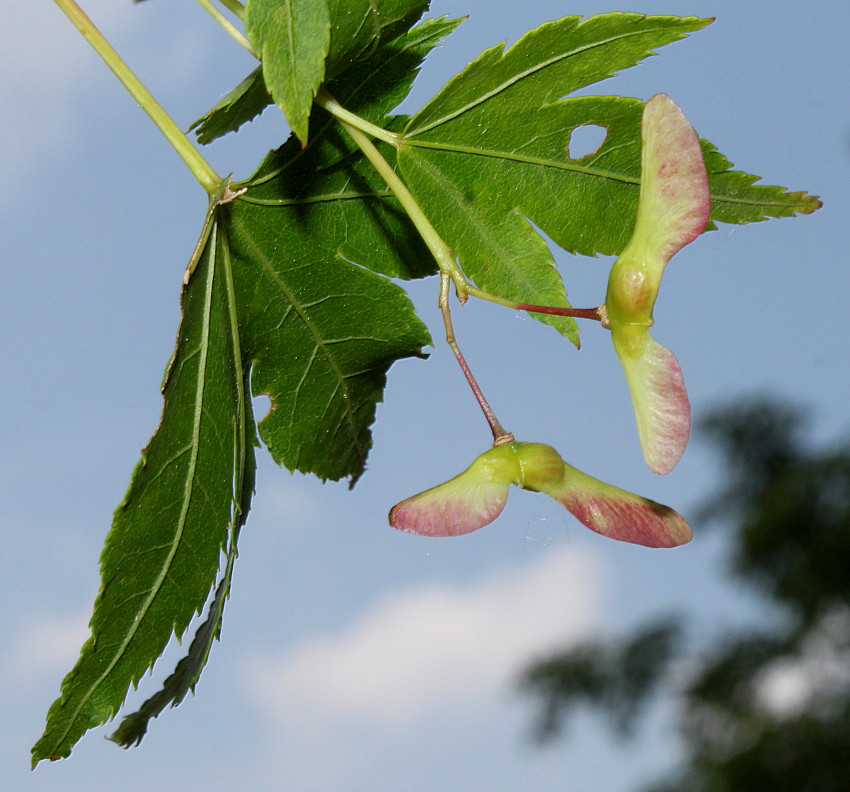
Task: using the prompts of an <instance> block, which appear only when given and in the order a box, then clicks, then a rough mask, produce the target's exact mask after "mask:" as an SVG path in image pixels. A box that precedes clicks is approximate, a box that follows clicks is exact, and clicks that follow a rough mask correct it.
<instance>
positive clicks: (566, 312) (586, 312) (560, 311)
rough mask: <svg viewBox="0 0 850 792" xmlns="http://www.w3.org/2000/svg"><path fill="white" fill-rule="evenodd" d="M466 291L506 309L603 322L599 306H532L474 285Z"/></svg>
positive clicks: (469, 286)
mask: <svg viewBox="0 0 850 792" xmlns="http://www.w3.org/2000/svg"><path fill="white" fill-rule="evenodd" d="M466 291H467V294H469V296H470V297H477V298H478V299H479V300H486V301H487V302H491V303H495V304H496V305H504V306H505V308H513V309H514V310H515V311H528V313H543V314H553V315H554V316H571V317H573V318H574V319H594V320H596V321H597V322H601V321H602V314H603V311H602V309H603V308H604V306H599V307H597V308H562V307H560V306H554V305H531V304H530V303H521V302H515V301H514V300H506V299H505V298H504V297H499V296H497V295H495V294H490V292H486V291H484V290H483V289H479V288H477V287H475V286H473V285H472V284H467V287H466Z"/></svg>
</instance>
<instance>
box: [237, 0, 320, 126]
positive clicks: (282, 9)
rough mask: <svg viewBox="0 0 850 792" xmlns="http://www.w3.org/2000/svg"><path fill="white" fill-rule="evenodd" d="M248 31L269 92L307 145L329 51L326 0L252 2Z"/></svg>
mask: <svg viewBox="0 0 850 792" xmlns="http://www.w3.org/2000/svg"><path fill="white" fill-rule="evenodd" d="M244 21H245V32H246V33H247V34H248V37H249V38H250V39H251V43H252V44H253V45H254V49H255V50H256V52H257V53H258V54H259V56H260V59H261V60H262V62H263V76H264V78H265V82H266V87H267V88H268V91H269V93H270V94H271V95H272V97H273V98H274V100H275V103H276V104H277V105H278V106H279V107H280V109H281V110H283V113H284V115H285V116H286V120H287V122H288V123H289V126H290V127H291V128H292V131H293V132H294V133H295V135H296V136H297V137H298V139H299V140H301V141H302V142H303V143H306V142H307V130H308V124H309V119H310V110H311V108H312V105H313V98H314V97H315V95H316V91H318V90H319V86H321V84H322V82H323V81H324V78H325V57H326V56H327V54H328V50H329V48H330V28H331V22H330V16H329V13H328V6H327V2H326V0H248V2H247V3H246V5H245V16H244Z"/></svg>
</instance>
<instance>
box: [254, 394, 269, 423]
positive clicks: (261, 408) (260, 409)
mask: <svg viewBox="0 0 850 792" xmlns="http://www.w3.org/2000/svg"><path fill="white" fill-rule="evenodd" d="M252 407H253V408H254V415H255V416H258V417H257V420H258V421H260V420H262V418H266V417H267V416H268V414H269V413H270V412H271V411H272V400H271V398H270V397H269V395H268V394H267V393H261V394H259V395H258V396H254V397H253V399H252ZM260 416H262V417H260Z"/></svg>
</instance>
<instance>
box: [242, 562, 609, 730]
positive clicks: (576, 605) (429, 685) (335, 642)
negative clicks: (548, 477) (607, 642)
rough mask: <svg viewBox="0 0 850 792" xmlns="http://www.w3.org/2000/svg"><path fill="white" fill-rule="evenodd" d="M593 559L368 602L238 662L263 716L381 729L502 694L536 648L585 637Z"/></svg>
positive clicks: (593, 594) (591, 606)
mask: <svg viewBox="0 0 850 792" xmlns="http://www.w3.org/2000/svg"><path fill="white" fill-rule="evenodd" d="M598 579H599V569H598V563H597V562H596V560H595V559H594V558H593V557H592V556H590V555H588V554H587V553H584V552H579V551H577V550H576V549H575V548H568V549H566V550H561V551H558V552H553V551H549V552H547V554H546V555H545V556H544V557H543V558H541V559H540V560H538V561H536V562H535V563H532V564H529V565H526V566H523V567H521V568H518V569H510V570H507V571H501V572H499V573H495V574H491V575H489V576H488V577H486V578H484V579H482V580H480V581H477V582H475V583H473V584H472V585H470V586H463V587H462V586H446V585H442V586H441V585H433V584H432V585H426V586H422V587H419V588H412V589H409V590H407V591H400V592H399V593H397V594H395V595H393V596H392V597H391V598H387V599H384V600H383V601H380V602H378V603H376V604H375V605H374V606H373V607H372V608H370V609H369V610H367V611H366V612H365V613H363V614H362V616H360V618H359V619H357V620H356V621H355V622H354V623H352V624H351V625H350V626H348V627H347V628H346V629H345V630H343V631H342V632H340V633H337V634H328V635H323V636H313V637H309V638H306V639H304V640H303V641H302V642H301V643H300V644H298V645H297V646H295V647H294V648H293V649H291V650H290V651H286V652H284V653H282V654H280V655H278V656H266V657H261V658H257V657H255V658H252V659H250V660H246V662H245V672H246V673H245V681H246V684H247V686H248V687H249V689H250V691H251V692H252V693H253V694H254V696H255V697H256V699H257V701H258V703H260V704H261V706H263V707H264V708H267V709H268V710H269V712H270V714H272V715H273V716H280V717H282V718H284V719H285V718H286V717H287V713H292V714H293V715H295V714H296V713H297V717H298V718H299V720H301V719H303V718H304V717H305V715H308V714H309V716H310V717H311V718H312V719H313V720H314V722H315V720H316V719H322V718H324V717H331V718H339V717H340V716H342V717H343V718H352V719H358V718H362V717H366V718H368V719H369V721H370V722H372V723H376V724H377V723H381V724H384V725H386V726H390V727H397V726H399V725H403V724H408V723H411V722H413V721H416V720H417V719H419V718H421V717H423V716H424V717H427V716H428V715H429V714H433V713H434V712H435V711H437V710H438V709H439V708H441V707H444V706H445V705H446V704H450V705H451V707H452V710H453V712H454V713H455V715H457V714H461V713H462V712H463V711H464V710H466V711H469V710H471V709H474V708H476V707H477V706H479V705H480V704H481V702H482V700H489V699H492V697H494V696H499V695H501V694H502V693H503V692H504V689H505V687H506V686H507V685H508V684H509V682H510V680H511V679H512V678H513V675H514V674H516V673H517V671H518V669H519V667H520V666H521V664H522V663H523V662H525V661H527V660H528V659H529V658H530V657H531V656H533V655H534V654H535V653H536V652H540V651H545V650H546V649H548V648H552V647H554V646H559V645H563V644H566V643H569V642H572V641H575V640H576V639H578V638H580V637H583V636H585V635H586V634H587V631H588V629H589V628H590V627H591V626H592V624H593V623H595V621H596V617H597V615H598V612H599V606H598V601H597V600H598V593H599V581H598Z"/></svg>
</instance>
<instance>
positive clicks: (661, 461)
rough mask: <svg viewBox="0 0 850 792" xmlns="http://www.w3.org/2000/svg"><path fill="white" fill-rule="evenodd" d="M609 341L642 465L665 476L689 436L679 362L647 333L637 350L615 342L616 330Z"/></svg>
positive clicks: (688, 405) (687, 402)
mask: <svg viewBox="0 0 850 792" xmlns="http://www.w3.org/2000/svg"><path fill="white" fill-rule="evenodd" d="M612 338H613V340H614V348H615V349H616V351H617V355H618V356H619V358H620V362H621V363H622V366H623V371H624V372H625V374H626V381H627V383H628V386H629V392H630V393H631V396H632V405H633V406H634V412H635V420H636V422H637V429H638V436H639V438H640V444H641V448H642V450H643V455H644V459H645V460H646V464H647V466H648V467H649V469H650V470H651V471H652V472H653V473H658V474H660V475H664V474H665V473H669V472H670V471H671V470H673V468H674V467H676V465H677V464H678V462H679V460H680V459H681V458H682V454H684V453H685V449H686V448H687V446H688V439H689V438H690V434H691V403H690V400H689V399H688V392H687V390H686V389H685V380H684V378H683V377H682V370H681V368H680V367H679V361H678V360H676V356H675V355H674V354H673V353H672V352H671V351H670V350H669V349H667V347H665V346H663V345H662V344H659V343H658V342H657V341H656V340H655V339H654V338H653V337H652V336H651V335H650V334H649V331H648V330H647V331H646V333H645V336H644V342H643V343H642V344H641V345H640V347H639V349H638V350H637V351H632V349H633V347H632V345H629V346H630V347H631V348H630V349H627V348H626V345H624V344H620V343H618V341H619V339H618V334H617V330H616V328H612Z"/></svg>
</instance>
